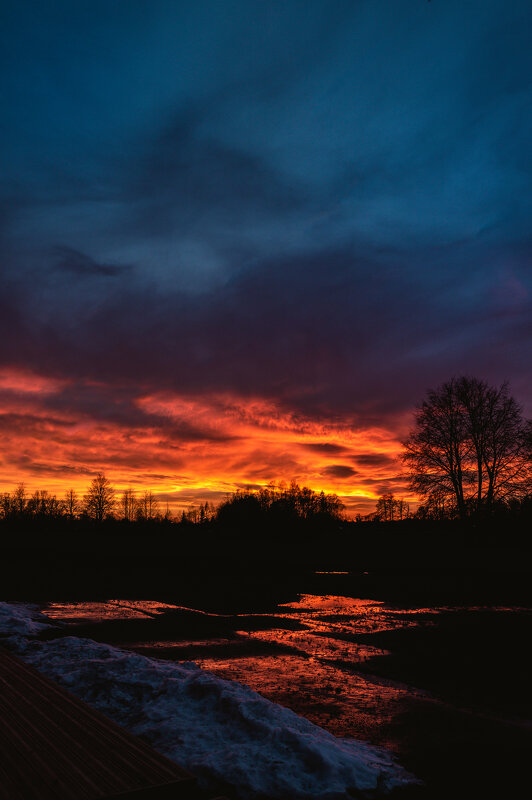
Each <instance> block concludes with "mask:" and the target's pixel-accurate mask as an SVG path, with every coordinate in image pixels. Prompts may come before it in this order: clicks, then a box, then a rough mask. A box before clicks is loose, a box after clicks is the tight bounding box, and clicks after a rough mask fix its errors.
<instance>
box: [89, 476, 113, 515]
mask: <svg viewBox="0 0 532 800" xmlns="http://www.w3.org/2000/svg"><path fill="white" fill-rule="evenodd" d="M114 505H115V492H114V489H113V487H112V486H111V484H110V482H109V481H108V479H107V478H106V477H105V475H104V474H103V472H99V473H98V474H97V475H96V477H95V478H94V479H93V481H92V483H91V485H90V486H89V489H88V491H87V494H86V495H85V498H84V507H85V512H86V514H87V515H88V516H89V517H91V518H92V519H95V520H96V521H97V522H101V521H102V520H103V519H105V517H107V516H109V514H111V513H112V512H113V509H114Z"/></svg>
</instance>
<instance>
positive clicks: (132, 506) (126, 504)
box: [120, 487, 137, 522]
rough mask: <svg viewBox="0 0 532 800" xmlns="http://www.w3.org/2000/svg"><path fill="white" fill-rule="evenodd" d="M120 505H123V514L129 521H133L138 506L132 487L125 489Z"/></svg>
mask: <svg viewBox="0 0 532 800" xmlns="http://www.w3.org/2000/svg"><path fill="white" fill-rule="evenodd" d="M120 505H121V506H122V515H123V518H124V519H125V520H126V521H127V522H131V520H133V519H134V518H135V510H136V507H137V499H136V497H135V492H134V491H133V489H132V488H131V487H129V488H128V489H124V492H123V493H122V497H121V498H120Z"/></svg>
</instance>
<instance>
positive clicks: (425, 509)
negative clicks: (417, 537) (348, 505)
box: [355, 492, 532, 522]
mask: <svg viewBox="0 0 532 800" xmlns="http://www.w3.org/2000/svg"><path fill="white" fill-rule="evenodd" d="M488 515H489V518H490V519H502V518H525V517H527V518H532V493H529V494H525V495H522V496H520V497H512V498H507V499H505V500H499V501H498V502H496V503H492V504H491V506H490V508H489V512H485V513H484V514H482V509H481V512H479V510H478V508H477V505H476V503H470V504H469V515H468V517H467V518H468V519H469V520H470V521H476V520H479V519H482V520H484V521H485V520H486V519H487V518H488ZM406 520H409V521H410V522H412V521H418V522H425V521H428V522H456V521H460V520H462V521H463V517H462V515H461V514H460V511H459V508H458V505H457V504H456V503H455V502H453V499H452V498H451V497H449V496H446V495H444V494H443V493H439V492H433V493H431V494H430V495H429V496H428V497H427V498H426V499H425V501H424V502H423V503H420V504H419V506H418V507H417V508H416V509H415V511H412V510H411V509H410V504H409V503H408V502H407V501H406V500H404V499H402V498H397V497H395V495H394V494H392V493H391V492H390V493H388V494H383V495H381V496H380V497H379V499H378V500H377V505H376V508H375V511H373V512H371V513H370V514H366V515H362V514H357V515H356V516H355V522H403V521H406Z"/></svg>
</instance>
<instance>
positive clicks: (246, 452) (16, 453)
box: [0, 370, 405, 514]
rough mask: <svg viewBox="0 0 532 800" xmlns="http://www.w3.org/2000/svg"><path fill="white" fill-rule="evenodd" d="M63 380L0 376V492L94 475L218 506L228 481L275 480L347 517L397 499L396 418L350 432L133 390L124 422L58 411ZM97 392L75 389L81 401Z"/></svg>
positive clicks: (241, 403) (251, 408)
mask: <svg viewBox="0 0 532 800" xmlns="http://www.w3.org/2000/svg"><path fill="white" fill-rule="evenodd" d="M65 386H67V387H68V384H67V382H65V381H58V380H55V379H52V378H47V377H46V376H42V375H38V374H36V373H29V372H21V371H18V370H11V371H8V370H5V371H4V372H3V373H2V374H1V376H0V415H1V416H0V419H1V422H2V428H3V448H2V455H1V473H0V476H1V483H2V489H3V490H10V489H12V488H13V487H14V486H15V485H16V484H18V483H19V482H24V483H25V484H26V486H27V489H28V490H29V491H32V490H33V489H35V488H48V489H49V490H50V491H53V492H56V493H58V494H62V493H64V492H65V491H66V490H67V489H69V488H74V489H75V490H76V491H78V492H83V491H84V490H85V489H86V486H87V484H88V482H89V481H90V479H91V478H92V477H93V476H94V474H95V472H97V471H99V470H103V471H104V472H105V473H106V474H107V476H108V477H109V478H110V479H111V480H112V482H113V483H114V484H115V486H116V487H117V488H118V489H122V488H125V487H127V486H132V487H133V488H134V489H138V490H144V489H152V490H153V491H154V492H155V493H156V494H157V495H158V496H159V497H160V499H161V500H162V501H163V502H164V503H166V502H168V504H169V506H170V508H171V509H173V510H178V509H181V508H187V507H189V506H190V505H191V504H196V503H199V502H204V501H205V500H209V501H211V502H214V503H217V502H219V501H220V500H222V499H224V497H225V496H226V495H227V494H228V493H230V492H233V491H234V490H235V489H237V488H243V487H247V486H251V487H258V486H264V485H265V484H267V483H268V482H270V481H272V480H273V481H280V480H284V481H290V480H293V479H294V480H296V481H298V482H299V483H301V484H304V485H306V486H309V487H310V488H312V489H315V490H321V489H323V490H325V491H326V492H335V493H337V494H338V495H340V496H341V498H342V500H343V501H344V503H345V505H346V509H347V513H348V514H352V513H354V512H356V511H361V512H367V511H369V510H372V509H373V507H374V504H375V499H376V498H377V497H378V495H379V494H380V493H382V492H384V491H390V490H392V491H395V492H399V493H401V494H405V490H404V481H403V480H402V479H401V477H400V476H399V473H400V463H399V461H398V453H399V450H400V444H399V441H398V435H399V433H400V431H401V424H403V426H404V421H403V420H399V421H398V423H397V428H396V430H395V431H394V430H387V429H385V428H383V427H377V426H375V427H366V428H361V429H356V428H352V427H350V426H349V424H348V423H347V422H338V421H328V420H322V421H319V422H317V421H316V420H313V419H311V418H305V417H303V416H302V415H296V414H291V413H290V412H287V411H285V410H282V409H280V408H279V407H277V406H276V405H275V404H274V403H272V402H271V401H265V400H262V399H261V398H251V399H246V398H238V397H237V396H232V395H228V394H225V395H212V396H210V397H205V396H203V397H190V396H179V395H177V394H175V393H170V392H159V393H158V392H151V393H148V392H139V393H138V394H137V395H136V396H133V397H132V399H131V402H130V404H129V405H128V413H126V411H125V409H123V413H124V415H125V416H126V418H127V416H130V415H136V420H135V422H134V423H129V424H127V423H121V422H119V421H114V420H112V419H98V417H97V415H96V414H91V413H90V411H89V410H86V411H85V412H84V413H83V412H82V411H81V410H76V411H74V410H72V409H65V408H61V394H62V392H63V391H64V390H65ZM68 388H70V387H68ZM94 388H95V387H94V385H93V384H91V385H87V386H83V385H78V387H77V392H78V394H79V398H83V396H84V393H85V394H90V393H91V392H93V391H94ZM100 388H101V387H100Z"/></svg>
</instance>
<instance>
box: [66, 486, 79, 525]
mask: <svg viewBox="0 0 532 800" xmlns="http://www.w3.org/2000/svg"><path fill="white" fill-rule="evenodd" d="M63 506H64V509H65V513H66V515H67V517H68V518H69V519H74V517H75V516H76V515H77V514H78V512H79V506H80V504H79V497H78V493H77V492H75V491H74V489H69V490H68V491H67V492H66V493H65V499H64V500H63Z"/></svg>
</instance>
